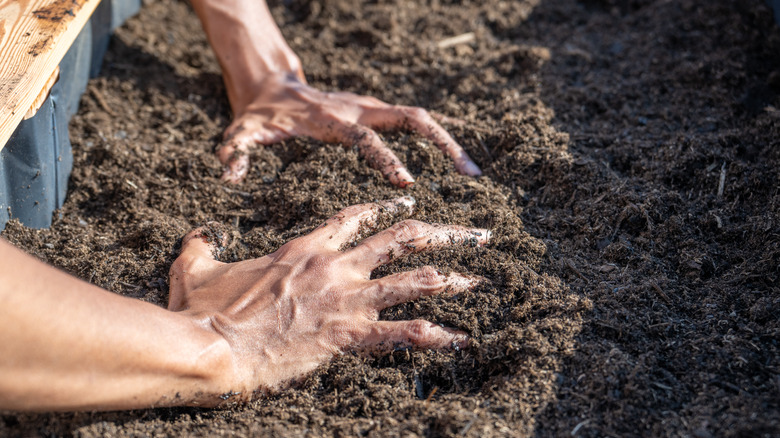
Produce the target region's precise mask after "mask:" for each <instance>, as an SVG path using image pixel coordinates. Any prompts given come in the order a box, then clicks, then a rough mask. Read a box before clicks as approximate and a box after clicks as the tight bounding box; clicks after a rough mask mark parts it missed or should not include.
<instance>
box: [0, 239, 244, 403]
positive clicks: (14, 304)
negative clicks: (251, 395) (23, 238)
mask: <svg viewBox="0 0 780 438" xmlns="http://www.w3.org/2000/svg"><path fill="white" fill-rule="evenodd" d="M0 260H2V263H0V281H2V283H0V335H1V336H2V355H0V409H13V410H28V409H33V410H82V409H100V410H106V409H129V408H143V407H149V406H164V405H174V404H177V405H181V404H205V405H209V404H215V403H216V402H218V401H219V400H218V397H217V395H218V394H219V393H221V392H227V391H229V390H230V388H229V387H230V383H229V382H230V379H231V377H232V376H231V373H232V369H231V368H232V363H231V359H230V349H229V346H228V345H227V343H226V342H225V341H224V339H222V338H220V337H219V336H218V335H216V334H215V333H213V332H210V331H209V330H208V328H205V327H201V326H200V325H199V324H198V323H197V322H196V321H195V320H193V319H191V318H188V317H186V316H184V315H182V314H178V313H174V312H169V311H167V310H165V309H162V308H159V307H157V306H154V305H152V304H149V303H144V302H141V301H138V300H132V299H129V298H125V297H121V296H119V295H115V294H112V293H110V292H107V291H104V290H102V289H100V288H98V287H96V286H94V285H91V284H88V283H86V282H83V281H81V280H78V279H76V278H75V277H72V276H69V275H67V274H65V273H63V272H61V271H59V270H57V269H54V268H52V267H49V266H47V265H45V264H44V263H41V262H40V261H38V260H36V259H34V258H33V257H30V256H28V255H26V254H24V253H23V252H21V251H19V250H18V249H16V248H14V247H13V246H12V245H10V244H9V243H8V242H6V241H5V240H3V239H0Z"/></svg>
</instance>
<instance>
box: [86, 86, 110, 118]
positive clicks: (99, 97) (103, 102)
mask: <svg viewBox="0 0 780 438" xmlns="http://www.w3.org/2000/svg"><path fill="white" fill-rule="evenodd" d="M89 91H91V92H92V97H94V98H95V100H96V101H97V103H98V105H100V107H101V108H103V111H105V112H107V113H108V115H109V116H112V117H114V116H116V113H114V110H112V109H111V107H110V106H108V104H107V103H106V99H105V98H104V97H103V93H101V92H100V91H99V90H98V89H97V88H94V87H93V88H90V90H89Z"/></svg>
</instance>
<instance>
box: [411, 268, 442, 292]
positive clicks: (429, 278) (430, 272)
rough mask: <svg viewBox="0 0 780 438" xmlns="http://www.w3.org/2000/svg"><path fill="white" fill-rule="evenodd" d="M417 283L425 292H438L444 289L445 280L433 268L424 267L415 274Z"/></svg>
mask: <svg viewBox="0 0 780 438" xmlns="http://www.w3.org/2000/svg"><path fill="white" fill-rule="evenodd" d="M414 276H415V281H416V283H417V284H418V285H419V286H421V287H422V288H423V289H424V290H425V291H429V292H430V291H436V290H439V289H441V288H443V287H444V278H443V277H442V275H441V274H439V270H438V269H436V268H434V267H433V266H423V267H422V268H420V269H417V270H416V271H415V272H414Z"/></svg>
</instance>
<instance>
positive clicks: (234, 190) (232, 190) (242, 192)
mask: <svg viewBox="0 0 780 438" xmlns="http://www.w3.org/2000/svg"><path fill="white" fill-rule="evenodd" d="M222 190H224V191H226V192H228V193H235V194H237V195H241V196H243V197H245V198H251V197H252V194H251V193H249V192H244V191H241V190H236V189H231V188H230V187H224V186H223V187H222Z"/></svg>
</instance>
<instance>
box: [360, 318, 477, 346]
mask: <svg viewBox="0 0 780 438" xmlns="http://www.w3.org/2000/svg"><path fill="white" fill-rule="evenodd" d="M468 341H469V336H468V334H466V333H465V332H463V331H460V330H456V329H452V328H448V327H442V326H440V325H438V324H434V323H432V322H430V321H426V320H422V319H416V320H412V321H377V322H375V323H374V324H373V327H372V331H371V333H370V334H369V336H368V337H366V339H365V340H364V341H363V344H362V345H361V347H362V348H361V349H362V350H363V351H365V352H371V353H373V354H386V353H390V352H392V351H394V350H399V349H408V348H415V349H425V348H428V349H454V350H459V349H461V348H465V347H466V346H467V345H468Z"/></svg>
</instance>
